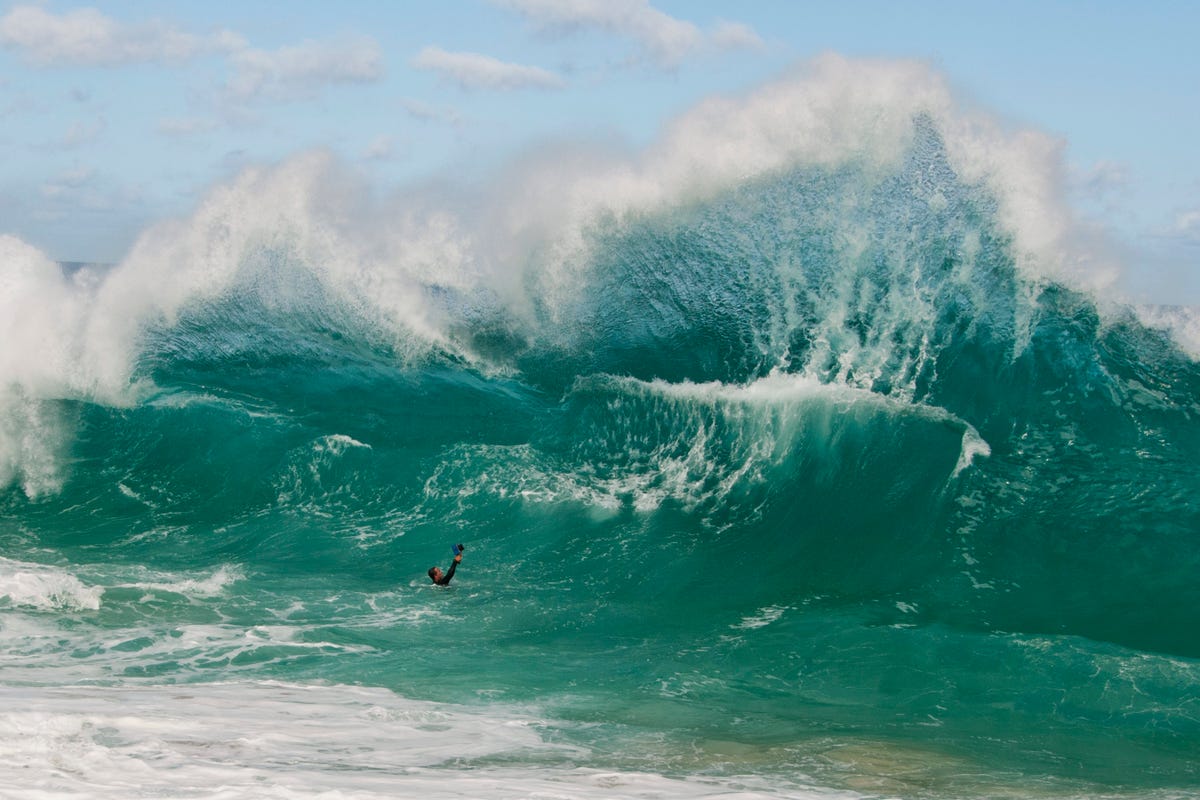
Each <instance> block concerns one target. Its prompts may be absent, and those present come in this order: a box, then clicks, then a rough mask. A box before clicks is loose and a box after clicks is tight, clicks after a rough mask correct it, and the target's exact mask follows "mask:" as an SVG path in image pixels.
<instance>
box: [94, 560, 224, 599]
mask: <svg viewBox="0 0 1200 800" xmlns="http://www.w3.org/2000/svg"><path fill="white" fill-rule="evenodd" d="M244 577H245V576H244V574H243V571H242V569H241V568H240V567H238V566H235V565H226V566H223V567H219V568H218V569H217V570H216V571H215V572H213V574H212V575H209V576H208V577H206V578H197V577H194V576H186V577H185V576H179V575H169V576H168V575H158V576H156V578H157V579H154V578H152V579H150V580H145V581H135V582H133V583H123V584H117V585H116V586H115V587H114V588H135V589H147V590H151V591H156V592H172V593H175V594H182V595H187V596H188V597H214V596H216V595H218V594H221V592H223V591H224V590H225V589H226V588H227V587H228V586H230V585H231V584H233V583H235V582H236V581H239V580H242V579H243V578H244Z"/></svg>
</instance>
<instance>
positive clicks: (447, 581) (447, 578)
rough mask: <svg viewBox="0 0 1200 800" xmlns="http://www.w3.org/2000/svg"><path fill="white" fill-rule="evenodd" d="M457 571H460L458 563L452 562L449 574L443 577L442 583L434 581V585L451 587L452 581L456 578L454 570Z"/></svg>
mask: <svg viewBox="0 0 1200 800" xmlns="http://www.w3.org/2000/svg"><path fill="white" fill-rule="evenodd" d="M456 569H458V562H457V561H451V562H450V571H449V572H447V573H446V574H445V575H443V576H442V579H441V580H440V581H434V583H436V584H437V585H438V586H449V585H450V579H451V578H453V577H454V570H456Z"/></svg>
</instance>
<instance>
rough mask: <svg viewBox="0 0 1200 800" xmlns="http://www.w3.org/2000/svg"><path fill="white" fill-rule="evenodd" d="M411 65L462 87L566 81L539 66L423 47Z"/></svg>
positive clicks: (551, 85)
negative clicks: (434, 73)
mask: <svg viewBox="0 0 1200 800" xmlns="http://www.w3.org/2000/svg"><path fill="white" fill-rule="evenodd" d="M411 64H412V66H413V67H416V68H417V69H422V70H428V71H430V72H436V73H439V74H440V75H442V76H443V77H444V78H446V79H448V80H450V81H453V82H454V83H457V84H458V85H459V86H460V87H462V88H463V89H468V90H470V89H504V90H512V89H563V88H565V87H566V85H567V82H566V81H565V80H563V79H562V78H561V77H560V76H558V75H555V74H554V73H553V72H550V71H548V70H544V69H542V68H541V67H530V66H525V65H523V64H511V63H508V62H505V61H500V60H499V59H495V58H492V57H491V56H485V55H481V54H479V53H452V52H449V51H447V50H443V49H442V48H440V47H426V48H425V49H424V50H422V51H421V52H419V53H417V55H416V56H414V57H413V59H412V61H411Z"/></svg>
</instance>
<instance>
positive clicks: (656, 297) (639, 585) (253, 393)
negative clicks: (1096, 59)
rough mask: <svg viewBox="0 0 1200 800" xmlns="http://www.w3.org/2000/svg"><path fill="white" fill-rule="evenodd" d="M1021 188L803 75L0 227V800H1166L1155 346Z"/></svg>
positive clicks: (1191, 430) (1164, 453)
mask: <svg viewBox="0 0 1200 800" xmlns="http://www.w3.org/2000/svg"><path fill="white" fill-rule="evenodd" d="M1064 163H1065V161H1064V154H1063V144H1062V143H1061V142H1059V141H1056V140H1055V139H1053V138H1052V137H1049V136H1047V135H1045V134H1042V133H1039V132H1037V131H1030V130H1026V129H1020V128H1016V127H1014V126H1011V125H1008V124H1005V123H1003V122H1001V121H999V120H997V119H995V118H994V117H993V116H991V115H989V114H988V113H986V112H985V111H983V110H980V109H977V108H974V107H971V106H970V105H968V104H966V103H964V102H962V101H961V100H960V99H958V98H957V97H956V96H955V95H954V93H953V92H952V91H951V90H950V89H949V88H948V87H947V82H946V80H945V79H944V77H943V76H941V75H939V74H938V73H936V72H935V71H933V70H932V69H930V68H929V67H928V66H926V65H923V64H919V63H913V62H905V61H860V60H850V59H845V58H842V57H839V56H834V55H830V56H825V57H822V58H819V59H817V60H815V61H813V62H812V63H809V64H806V65H802V66H801V67H798V68H797V69H795V70H794V71H792V72H790V73H789V74H787V75H785V76H782V77H781V78H779V79H778V80H775V81H772V82H771V83H769V84H766V85H764V86H761V87H759V88H757V89H755V90H753V91H751V92H749V93H746V94H744V95H742V96H737V97H713V98H710V99H708V100H705V101H703V102H702V103H700V104H698V105H697V106H696V107H695V108H693V109H691V110H690V111H688V112H686V113H684V114H683V115H681V116H680V117H678V118H677V119H675V120H674V121H673V122H672V123H670V124H669V125H668V126H667V127H666V128H665V129H664V130H663V131H662V132H661V135H660V136H659V138H658V139H657V140H656V142H655V143H654V144H652V145H650V146H649V147H647V148H645V149H644V150H642V151H639V152H628V151H619V150H614V149H612V148H610V147H601V146H595V145H592V144H588V143H580V144H578V145H561V144H560V145H558V146H556V147H554V148H550V149H547V150H545V151H542V152H531V153H530V154H529V155H527V156H526V157H524V158H519V159H516V160H514V161H513V162H512V163H511V164H509V165H508V166H507V167H505V168H503V169H499V170H497V171H496V172H495V173H493V174H489V175H481V176H471V177H470V178H463V177H461V176H459V177H458V178H457V179H456V180H450V179H449V178H448V179H447V180H446V181H444V182H436V185H434V184H422V185H421V186H413V187H406V188H403V189H400V190H395V191H389V192H384V191H382V190H381V189H380V188H379V187H377V186H374V185H372V183H371V181H370V179H369V178H368V177H366V176H362V175H359V174H356V173H355V172H354V171H353V170H352V169H350V168H349V167H347V166H346V165H344V164H342V163H340V162H339V161H338V160H337V159H336V158H335V157H333V156H331V155H330V154H328V153H324V152H311V153H302V154H298V155H296V156H294V157H293V158H290V159H288V160H286V161H284V162H282V163H280V164H275V165H269V166H259V167H253V168H249V169H247V170H245V171H244V172H242V173H241V174H239V175H237V176H235V177H234V178H232V179H230V180H229V181H228V182H226V183H224V184H222V185H219V186H216V187H213V188H212V189H211V190H210V191H209V192H208V194H207V195H206V196H205V197H204V199H203V200H201V201H200V202H199V203H198V205H197V207H196V208H195V210H194V211H193V213H192V214H191V215H190V216H188V217H186V218H181V219H172V220H165V221H162V222H158V223H156V224H154V225H152V226H151V227H149V228H148V229H147V230H145V231H144V232H143V233H142V234H141V236H140V237H139V238H138V240H137V242H136V243H135V245H134V246H133V247H132V248H131V250H130V252H129V253H128V254H127V256H126V257H125V258H124V259H123V260H121V262H120V263H118V264H115V265H83V266H80V265H73V266H69V267H67V266H64V265H60V264H58V263H55V262H54V261H53V260H51V259H50V258H49V257H48V256H47V255H46V254H44V253H42V252H40V251H39V250H38V249H36V248H35V247H33V246H31V245H29V244H27V243H25V242H23V241H20V240H19V239H17V238H14V237H12V236H3V235H0V643H2V646H0V753H3V754H4V756H5V757H4V758H3V759H0V797H6V798H7V797H12V798H23V799H24V798H35V799H38V798H77V797H88V798H128V797H133V796H143V797H156V798H213V799H216V798H362V799H364V800H366V799H368V798H390V797H404V796H418V795H419V796H427V797H471V798H477V797H487V798H531V797H536V798H652V797H654V798H658V797H681V798H682V797H697V798H735V797H736V798H780V797H787V798H861V797H903V798H984V797H987V798H995V797H1022V798H1024V797H1045V798H1082V797H1088V798H1097V797H1113V798H1117V797H1119V798H1164V799H1165V798H1179V797H1200V759H1197V753H1200V691H1198V687H1200V499H1198V498H1200V471H1197V469H1196V464H1197V461H1198V459H1200V365H1198V364H1197V361H1196V359H1197V356H1198V355H1200V339H1197V337H1196V335H1195V332H1196V330H1197V329H1200V328H1198V326H1197V324H1196V321H1197V317H1196V316H1195V314H1194V313H1193V312H1192V311H1190V310H1189V309H1173V310H1170V311H1169V313H1164V312H1163V310H1161V309H1158V310H1154V311H1150V310H1138V309H1135V308H1132V307H1130V306H1127V305H1124V304H1122V303H1121V302H1119V301H1118V300H1117V299H1116V298H1115V297H1114V295H1113V292H1112V291H1111V288H1110V287H1111V286H1112V285H1113V280H1114V277H1115V275H1116V274H1117V272H1118V271H1119V270H1120V269H1122V267H1123V265H1122V264H1121V263H1120V262H1119V260H1117V259H1115V258H1113V257H1112V255H1111V254H1112V253H1114V252H1117V248H1113V247H1111V246H1110V245H1109V244H1108V243H1107V242H1106V241H1105V240H1104V238H1103V236H1102V235H1101V234H1100V233H1098V232H1097V231H1095V230H1094V228H1092V227H1091V226H1089V225H1087V224H1086V223H1085V222H1084V221H1081V220H1080V219H1078V217H1077V215H1076V213H1075V212H1074V211H1073V210H1072V209H1071V208H1070V206H1069V205H1068V203H1067V202H1066V201H1065V199H1064V198H1065V190H1064V187H1065V185H1066V179H1065V166H1064ZM457 542H463V543H465V544H466V546H467V550H466V553H465V557H464V560H463V563H462V565H461V566H460V568H459V570H458V574H457V575H456V577H455V579H454V581H453V583H452V584H451V585H450V586H449V587H447V588H439V587H434V586H432V585H431V584H430V581H429V579H428V578H427V577H426V570H427V569H428V568H429V567H430V566H433V565H435V564H436V565H439V566H441V567H443V568H445V567H446V566H448V564H449V562H450V559H451V551H450V547H451V545H452V544H454V543H457Z"/></svg>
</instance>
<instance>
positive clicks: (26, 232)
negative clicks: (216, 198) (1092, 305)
mask: <svg viewBox="0 0 1200 800" xmlns="http://www.w3.org/2000/svg"><path fill="white" fill-rule="evenodd" d="M1198 35H1200V3H1197V2H1194V1H1190V0H1189V1H1188V2H1172V1H1171V0H1149V2H1145V3H1139V4H1134V3H1128V2H1123V1H1122V2H1116V1H1113V2H1103V1H1102V0H1097V1H1095V2H1087V3H1084V2H1065V1H1063V0H1037V1H1036V2H1031V1H1027V0H1006V2H1004V3H974V2H971V3H963V2H951V0H937V1H934V0H908V1H907V2H896V1H895V0H889V1H886V2H885V1H883V0H880V1H875V0H792V1H791V2H788V1H785V0H778V1H777V2H768V1H767V0H743V1H742V2H716V1H715V0H687V1H686V2H684V1H675V0H440V1H439V2H437V3H432V2H418V1H417V0H411V1H410V0H341V1H340V2H337V3H331V2H317V1H316V0H292V1H291V2H282V0H280V1H278V2H265V0H241V1H240V2H237V3H223V2H219V1H218V0H202V1H197V2H193V0H157V1H151V0H114V1H113V2H103V3H92V4H87V3H75V2H69V1H66V0H48V1H47V2H17V3H7V4H2V3H0V152H2V153H3V158H2V159H0V165H2V166H0V235H3V234H9V235H13V236H16V237H18V238H20V239H22V240H23V241H25V242H28V243H30V244H32V245H34V246H36V247H37V248H39V249H41V250H42V251H43V252H45V253H46V254H47V255H49V256H50V257H51V258H53V259H56V260H62V261H88V262H116V261H119V260H120V259H121V258H122V256H123V254H124V253H125V252H127V250H128V249H129V247H130V246H131V245H132V243H133V242H134V240H135V239H136V237H137V235H138V234H139V232H140V231H142V230H144V229H145V228H146V227H147V226H148V225H150V224H152V223H154V222H155V221H157V220H160V219H163V218H169V217H177V216H184V215H186V214H188V212H189V210H190V209H192V208H194V207H195V205H196V203H197V202H198V201H199V199H200V198H201V197H202V196H203V195H204V193H205V192H206V191H207V190H208V189H209V188H210V187H212V186H213V185H214V184H218V183H220V182H221V181H225V180H229V179H230V178H231V177H232V176H234V175H236V174H237V172H238V171H239V170H240V169H243V168H245V167H246V166H248V165H255V164H271V163H278V162H280V161H283V160H285V159H287V158H289V157H291V156H294V155H295V154H297V153H301V152H305V151H308V150H311V149H314V148H323V149H326V150H328V151H331V152H333V153H334V154H336V155H337V156H338V157H339V158H340V159H342V160H343V161H345V162H346V163H347V164H350V165H352V166H353V167H354V168H355V169H358V170H360V171H361V172H362V173H363V174H365V175H368V176H370V180H371V181H372V182H373V183H374V184H376V185H377V186H378V187H379V188H380V189H381V190H383V191H386V190H388V189H389V188H390V187H398V186H404V185H410V184H416V183H419V182H421V181H427V180H432V179H435V178H437V177H439V176H442V177H445V176H450V177H457V176H470V175H480V174H486V173H487V172H488V171H489V170H493V169H497V168H499V167H500V166H501V165H503V164H504V163H506V162H509V161H511V160H513V159H515V158H520V157H521V155H522V154H523V153H526V152H529V151H531V150H534V149H537V148H538V147H544V146H547V145H548V144H553V143H555V142H562V141H596V142H603V143H606V144H609V145H612V146H618V147H624V148H630V149H633V150H636V149H638V148H644V147H646V146H648V145H649V144H650V143H652V142H653V141H654V140H655V137H656V136H657V135H658V133H659V132H660V131H661V130H662V128H663V126H664V125H665V124H667V123H669V121H670V120H671V119H672V118H674V117H676V116H678V115H680V114H681V113H683V112H685V111H686V110H687V109H689V108H691V107H693V106H694V105H696V104H697V103H698V102H700V101H701V100H703V99H704V98H706V97H709V96H712V95H734V96H736V95H739V94H743V93H747V92H750V91H752V90H753V89H754V88H755V87H757V86H760V85H762V84H764V83H766V82H768V81H771V80H773V79H776V78H778V76H780V75H781V74H784V73H786V72H787V71H788V70H789V69H794V68H795V67H796V65H798V64H803V63H805V62H806V61H808V60H811V59H814V58H817V57H819V56H820V55H822V54H824V53H829V52H834V53H839V54H841V55H844V56H847V57H851V58H889V59H893V58H894V59H917V60H920V61H923V62H925V63H928V64H929V65H931V66H932V68H934V69H935V70H937V71H938V72H939V73H941V74H942V75H943V76H944V77H945V79H946V80H947V81H948V82H949V84H950V85H951V86H952V87H953V89H954V90H955V92H956V94H957V96H958V97H959V98H961V100H962V102H963V103H964V104H968V105H970V106H972V107H978V108H981V109H984V110H986V111H987V112H989V113H990V114H993V115H995V116H996V117H997V118H999V119H1000V120H1002V121H1004V122H1005V123H1006V124H1009V125H1013V126H1016V127H1029V128H1034V129H1037V130H1040V131H1043V132H1045V133H1047V134H1049V135H1051V136H1053V137H1056V138H1058V139H1061V140H1062V142H1063V143H1064V150H1063V152H1064V153H1065V158H1066V161H1067V166H1068V176H1069V186H1068V187H1067V189H1068V193H1069V194H1068V196H1069V197H1070V199H1071V202H1072V205H1073V206H1074V207H1075V208H1076V209H1077V211H1078V212H1079V214H1080V215H1081V216H1083V217H1085V218H1087V219H1088V220H1089V221H1091V222H1094V223H1096V224H1097V225H1099V226H1100V227H1101V228H1103V229H1104V230H1105V231H1107V233H1108V235H1110V236H1112V237H1113V239H1114V240H1115V241H1117V242H1118V243H1119V245H1120V247H1121V248H1122V249H1123V250H1124V251H1125V253H1126V254H1125V256H1124V258H1125V260H1126V261H1128V262H1130V263H1131V265H1132V266H1131V268H1130V269H1129V270H1128V274H1127V275H1126V276H1125V277H1124V278H1123V279H1122V280H1123V282H1124V288H1125V289H1126V290H1128V292H1129V293H1130V294H1131V295H1132V296H1133V297H1134V298H1135V299H1141V300H1149V301H1152V302H1166V303H1174V302H1183V303H1188V304H1200V156H1198V154H1197V151H1196V146H1197V143H1198V142H1200V55H1198V53H1200V47H1197V41H1196V40H1197V38H1198Z"/></svg>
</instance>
